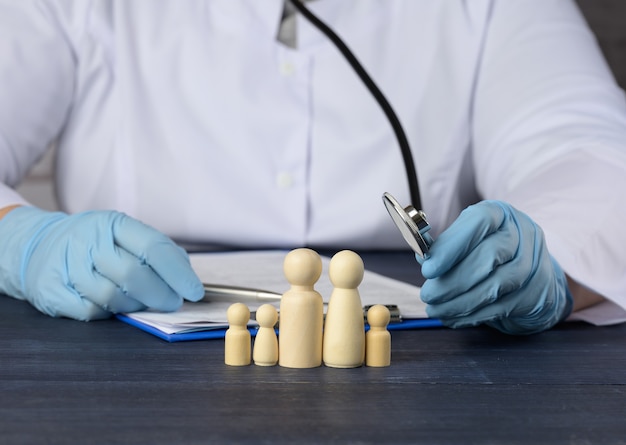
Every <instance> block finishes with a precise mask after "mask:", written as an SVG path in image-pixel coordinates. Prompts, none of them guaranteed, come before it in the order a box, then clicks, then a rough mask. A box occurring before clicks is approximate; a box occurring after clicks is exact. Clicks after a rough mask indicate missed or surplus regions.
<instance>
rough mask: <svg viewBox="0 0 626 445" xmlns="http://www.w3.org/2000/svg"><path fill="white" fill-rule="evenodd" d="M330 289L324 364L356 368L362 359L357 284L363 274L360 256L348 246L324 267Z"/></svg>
mask: <svg viewBox="0 0 626 445" xmlns="http://www.w3.org/2000/svg"><path fill="white" fill-rule="evenodd" d="M328 273H329V277H330V281H331V283H332V284H333V286H334V288H333V292H332V294H331V296H330V301H329V302H328V309H327V311H326V323H325V325H324V346H323V351H324V352H323V358H324V364H325V365H326V366H330V367H333V368H356V367H358V366H362V365H363V361H364V359H365V325H364V322H363V307H362V305H361V296H360V295H359V291H358V289H357V287H358V286H359V284H361V281H362V280H363V274H364V266H363V260H362V259H361V257H360V256H359V255H357V254H356V253H355V252H352V251H350V250H343V251H341V252H338V253H337V254H335V255H334V256H333V257H332V259H331V260H330V265H329V269H328Z"/></svg>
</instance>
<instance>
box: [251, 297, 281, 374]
mask: <svg viewBox="0 0 626 445" xmlns="http://www.w3.org/2000/svg"><path fill="white" fill-rule="evenodd" d="M256 321H257V322H258V323H259V330H258V332H257V334H256V337H255V338H254V348H253V350H252V360H254V364H255V365H258V366H274V365H275V364H276V363H278V339H277V338H276V331H274V325H276V322H277V321H278V312H277V311H276V308H275V307H274V306H272V305H271V304H264V305H262V306H261V307H259V308H258V309H257V310H256Z"/></svg>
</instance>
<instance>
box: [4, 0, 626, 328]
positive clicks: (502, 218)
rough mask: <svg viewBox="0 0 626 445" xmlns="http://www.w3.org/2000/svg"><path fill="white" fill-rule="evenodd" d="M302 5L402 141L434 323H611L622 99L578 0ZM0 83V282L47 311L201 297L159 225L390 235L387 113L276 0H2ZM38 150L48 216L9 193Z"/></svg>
mask: <svg viewBox="0 0 626 445" xmlns="http://www.w3.org/2000/svg"><path fill="white" fill-rule="evenodd" d="M308 7H309V8H310V9H311V10H312V11H313V12H314V13H316V14H317V15H318V16H319V17H320V18H322V19H323V20H324V21H325V22H326V23H327V24H328V25H329V26H330V27H331V28H332V29H334V30H335V31H336V32H337V33H338V34H339V35H341V36H342V38H343V39H344V41H345V42H346V43H347V44H348V46H349V47H350V48H351V49H352V50H353V52H354V53H355V54H356V56H357V57H358V58H359V60H360V61H361V63H362V64H363V65H364V66H365V68H366V69H367V71H368V72H369V74H370V75H371V76H372V77H373V79H374V80H375V81H376V83H377V84H378V85H379V87H380V88H381V90H382V91H383V92H384V93H385V95H386V96H387V98H388V100H389V102H390V103H391V104H393V106H394V108H395V110H396V112H397V113H398V115H399V118H400V120H401V121H402V124H403V126H404V128H405V131H406V133H407V135H408V139H409V141H410V143H411V147H412V150H413V157H414V159H415V160H416V165H417V174H418V178H419V186H420V190H421V195H422V204H423V208H424V210H425V212H426V213H427V215H428V219H429V222H430V224H431V226H432V227H433V229H432V232H431V233H432V234H433V235H435V237H436V238H437V240H436V241H435V243H434V244H433V246H432V250H431V252H430V254H431V256H430V258H429V259H427V260H426V261H425V262H424V263H423V265H422V273H423V274H424V276H425V277H426V278H427V281H426V283H425V285H424V288H423V291H422V298H423V299H424V300H425V301H426V302H427V303H428V304H429V313H430V315H431V316H433V317H438V318H441V319H442V321H443V322H444V323H445V324H447V325H449V326H453V327H460V326H470V325H476V324H482V323H486V324H489V325H490V326H493V327H495V328H497V329H499V330H501V331H503V332H508V333H513V334H526V333H533V332H539V331H542V330H545V329H548V328H550V327H551V326H553V325H554V324H556V323H558V322H559V321H561V320H563V319H565V318H566V317H567V316H569V315H570V313H571V312H572V309H574V310H578V309H581V308H585V307H588V306H592V305H595V306H593V308H594V310H595V309H597V308H598V307H602V308H605V309H608V311H609V312H610V313H611V317H612V318H613V319H614V320H615V319H617V320H621V319H622V318H620V317H623V316H624V313H625V312H624V308H626V273H624V272H625V271H626V249H624V246H626V231H624V230H623V227H625V226H626V197H625V191H626V101H625V98H624V93H623V91H621V90H620V89H619V88H618V87H617V85H616V84H615V82H614V80H613V78H612V76H611V74H610V72H609V70H608V68H607V66H606V64H605V62H604V61H603V59H602V57H601V55H600V52H599V49H598V47H597V45H596V42H595V40H594V37H593V35H592V34H591V32H590V30H589V29H588V27H587V26H586V24H585V22H584V20H583V18H582V17H581V14H580V12H579V11H578V10H577V8H576V6H575V4H574V3H573V1H571V0H544V1H543V2H541V6H540V7H538V6H537V4H535V3H534V2H527V1H523V0H472V1H462V0H450V1H446V2H430V1H415V0H394V1H386V2H381V1H377V0H342V1H336V0H317V1H314V2H311V3H308ZM0 85H2V87H1V88H0V179H1V180H2V185H0V208H1V209H2V210H1V213H0V215H1V216H3V218H2V219H1V220H0V246H1V250H0V292H1V293H5V294H7V295H10V296H13V297H15V298H20V299H24V300H27V301H29V302H31V303H32V304H33V305H34V306H36V307H37V308H38V309H39V310H41V311H42V312H44V313H47V314H49V315H51V316H65V317H72V318H76V319H80V320H91V319H98V318H104V317H108V316H110V314H111V313H114V312H120V311H134V310H139V309H143V308H146V307H151V308H155V309H159V310H166V311H167V310H174V309H176V308H177V307H178V306H179V305H180V304H181V302H182V300H183V299H188V300H192V301H194V300H198V299H199V298H201V296H202V286H201V284H200V282H199V281H198V278H197V277H196V276H195V274H194V273H193V271H192V270H191V268H190V266H189V261H188V258H187V255H186V253H185V252H184V251H183V250H182V249H180V248H179V247H177V245H176V244H175V243H174V242H173V241H172V239H173V240H176V241H177V242H180V243H182V242H185V243H206V244H221V245H226V246H234V247H285V248H287V247H297V246H304V245H309V246H313V247H338V248H355V249H359V248H374V249H376V248H386V249H389V248H404V247H405V245H404V241H403V240H402V238H401V237H400V235H399V234H398V233H397V230H396V228H395V227H394V226H393V224H392V223H391V221H390V220H389V217H388V215H387V213H386V212H385V210H384V208H383V207H382V204H381V201H380V197H381V194H382V192H384V191H389V192H392V193H393V194H394V195H395V196H396V197H397V198H398V200H399V201H400V202H405V203H408V202H409V195H408V191H407V186H406V178H405V177H404V174H403V172H404V167H403V164H402V158H401V156H400V154H399V151H398V149H397V144H396V141H395V139H394V135H393V133H392V131H391V129H390V126H389V124H388V122H387V121H386V120H385V118H384V115H383V114H382V112H381V110H380V108H379V107H378V105H377V104H376V102H375V101H374V100H373V98H372V96H371V95H370V94H369V93H368V91H367V90H366V89H365V88H364V86H363V84H362V83H361V82H360V81H359V79H358V78H357V77H356V76H355V74H354V72H353V70H352V69H351V68H350V67H349V65H348V64H347V63H346V62H345V60H344V59H343V58H342V56H341V55H340V54H339V53H338V51H337V50H336V48H335V47H334V46H333V45H332V43H331V42H329V41H328V39H327V38H326V37H325V36H323V35H322V34H321V33H320V32H319V31H318V30H317V29H315V28H314V27H313V26H312V25H310V24H309V23H308V22H307V21H304V20H302V17H300V16H299V15H297V14H293V11H291V8H289V7H288V5H287V6H285V5H284V4H283V0H265V1H263V2H254V1H246V0H235V1H234V0H215V1H203V0H195V1H192V0H190V1H186V2H175V1H169V2H168V1H163V2H159V4H158V6H157V5H155V4H153V3H149V2H116V1H113V0H109V1H107V0H85V1H72V0H38V1H35V0H23V1H21V2H15V1H13V0H0ZM52 143H56V145H57V150H58V151H57V161H56V180H57V184H56V191H57V195H58V199H59V202H60V205H61V207H62V209H63V210H64V212H56V213H51V212H46V211H43V210H40V209H37V208H34V207H32V206H29V203H28V202H26V201H25V200H24V199H23V198H22V197H21V196H19V195H18V194H17V193H16V192H15V191H14V189H13V187H14V186H16V185H17V184H18V183H19V182H20V180H21V179H22V178H23V177H24V176H25V174H26V173H27V172H28V170H29V168H30V167H32V166H33V165H34V164H35V163H36V161H37V160H38V159H39V158H40V157H41V156H42V155H43V154H44V152H45V151H46V150H47V149H48V147H49V146H50V145H51V144H52ZM140 221H141V222H140ZM416 267H418V265H417V264H416ZM596 312H599V311H597V310H596ZM623 318H624V319H626V317H623ZM596 321H597V322H603V321H604V322H606V321H607V319H606V318H604V319H602V318H600V319H597V320H596Z"/></svg>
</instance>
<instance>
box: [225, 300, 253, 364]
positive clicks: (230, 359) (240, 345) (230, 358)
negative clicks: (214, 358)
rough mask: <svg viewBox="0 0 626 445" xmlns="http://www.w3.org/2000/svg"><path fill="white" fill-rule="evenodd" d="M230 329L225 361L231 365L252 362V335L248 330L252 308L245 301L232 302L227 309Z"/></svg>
mask: <svg viewBox="0 0 626 445" xmlns="http://www.w3.org/2000/svg"><path fill="white" fill-rule="evenodd" d="M226 318H227V319H228V325H229V327H228V329H227V330H226V338H225V342H224V363H226V364H227V365H230V366H246V365H249V364H250V350H251V338H250V337H251V336H250V331H248V327H247V325H248V321H249V320H250V309H248V306H246V305H245V304H243V303H234V304H231V305H230V306H229V308H228V311H226Z"/></svg>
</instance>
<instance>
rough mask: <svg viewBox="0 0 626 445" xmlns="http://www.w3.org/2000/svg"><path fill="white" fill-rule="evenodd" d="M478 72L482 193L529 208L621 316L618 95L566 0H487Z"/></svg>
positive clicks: (562, 254) (576, 272)
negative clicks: (537, 0)
mask: <svg viewBox="0 0 626 445" xmlns="http://www.w3.org/2000/svg"><path fill="white" fill-rule="evenodd" d="M478 79H479V80H478V83H477V85H476V92H475V108H474V110H473V111H474V113H473V116H474V122H473V132H474V144H475V145H474V147H473V149H474V159H473V162H474V168H475V171H476V181H477V186H478V189H479V192H480V193H481V196H482V197H483V198H489V199H501V200H505V201H508V202H510V203H511V204H512V205H514V206H515V207H517V208H519V209H520V210H522V211H524V212H526V213H528V214H529V215H530V216H531V217H532V218H533V219H534V220H535V221H536V222H537V223H538V224H539V225H540V226H541V227H542V228H543V230H544V233H545V236H546V240H547V243H548V247H549V249H550V252H551V254H552V255H553V256H554V257H555V258H556V260H557V261H558V262H559V263H560V265H561V266H562V267H563V269H564V270H565V271H566V273H567V274H568V275H569V276H570V277H571V278H573V279H575V280H576V281H578V282H579V283H581V284H582V285H584V286H587V287H589V288H590V289H593V290H594V291H596V292H598V293H600V294H601V295H603V296H605V297H606V298H607V299H608V300H610V301H611V302H613V303H614V304H613V307H614V309H615V310H614V311H613V314H614V315H615V311H618V310H621V313H622V315H621V316H622V318H624V315H625V314H626V312H624V309H625V308H626V273H625V272H626V249H625V248H624V246H626V230H624V227H626V100H625V97H624V92H623V91H622V90H620V89H619V87H618V86H617V84H616V82H615V80H614V79H613V76H612V74H611V72H610V70H609V68H608V66H607V64H606V62H605V61H604V59H603V57H602V54H601V52H600V50H599V47H598V45H597V42H596V40H595V38H594V36H593V34H592V32H591V31H590V29H589V27H588V26H587V24H586V23H585V21H584V18H583V17H582V15H581V13H580V11H579V10H578V9H577V7H576V6H575V4H574V3H573V2H572V1H566V0H546V1H543V2H541V7H537V5H536V4H535V3H534V2H528V1H524V0H502V1H494V3H493V9H492V11H491V17H490V25H489V30H488V32H487V37H486V41H485V44H484V53H483V60H482V61H481V68H480V72H479V76H478ZM620 308H621V309H620ZM596 321H597V322H598V320H596ZM599 324H602V323H601V321H600V322H599Z"/></svg>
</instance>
